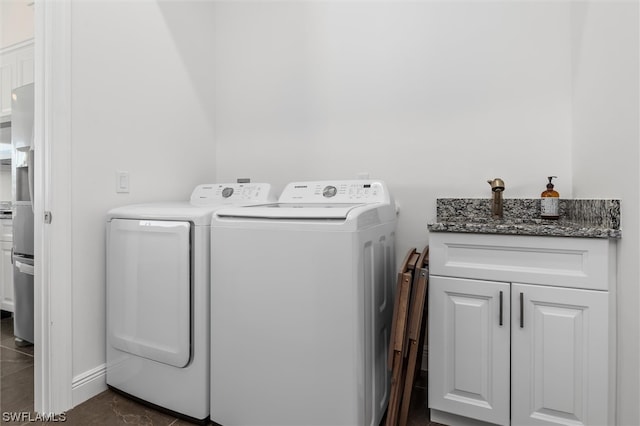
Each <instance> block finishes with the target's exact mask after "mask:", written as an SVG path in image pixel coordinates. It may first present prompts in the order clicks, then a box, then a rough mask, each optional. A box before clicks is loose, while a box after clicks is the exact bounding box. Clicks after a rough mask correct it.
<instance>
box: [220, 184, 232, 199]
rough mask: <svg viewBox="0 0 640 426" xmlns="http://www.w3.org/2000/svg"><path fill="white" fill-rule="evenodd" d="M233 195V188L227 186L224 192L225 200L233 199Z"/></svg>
mask: <svg viewBox="0 0 640 426" xmlns="http://www.w3.org/2000/svg"><path fill="white" fill-rule="evenodd" d="M231 195H233V188H231V187H228V186H227V187H226V188H225V189H223V190H222V197H223V198H229V197H231Z"/></svg>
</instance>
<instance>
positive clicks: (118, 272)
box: [107, 219, 191, 367]
mask: <svg viewBox="0 0 640 426" xmlns="http://www.w3.org/2000/svg"><path fill="white" fill-rule="evenodd" d="M190 226H191V225H190V223H189V222H180V221H159V220H131V219H113V220H112V221H111V223H110V225H109V227H108V236H107V244H108V247H107V339H108V342H107V343H108V344H110V345H111V346H112V347H114V348H115V349H118V350H120V351H124V352H128V353H130V354H133V355H137V356H140V357H144V358H148V359H151V360H154V361H158V362H162V363H165V364H169V365H172V366H175V367H184V366H186V365H187V364H188V363H189V359H190V355H191V354H190V352H191V351H190V349H191V279H190V277H191V273H190V264H191V261H190Z"/></svg>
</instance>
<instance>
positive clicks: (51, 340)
mask: <svg viewBox="0 0 640 426" xmlns="http://www.w3.org/2000/svg"><path fill="white" fill-rule="evenodd" d="M70 24H71V0H57V1H54V2H49V1H44V0H39V1H36V2H35V4H34V79H35V122H34V132H35V137H34V163H35V170H34V193H35V195H34V199H33V205H34V218H35V226H34V238H35V242H34V256H35V260H36V261H35V265H34V266H35V276H34V286H35V288H34V333H35V343H36V344H35V349H34V355H35V360H34V361H35V368H34V402H35V411H36V412H40V413H62V412H64V411H66V410H68V409H69V408H71V407H72V405H73V400H72V383H73V347H72V343H73V341H72V340H73V339H72V291H71V288H72V287H71V283H72V273H71V271H72V270H71V237H72V235H73V233H72V231H73V229H72V227H71V201H72V199H71V172H70V170H71V169H70V165H71V28H70V26H71V25H70ZM45 212H51V213H52V220H51V223H45V221H44V215H45Z"/></svg>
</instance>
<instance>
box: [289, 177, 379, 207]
mask: <svg viewBox="0 0 640 426" xmlns="http://www.w3.org/2000/svg"><path fill="white" fill-rule="evenodd" d="M387 199H388V195H387V191H386V187H385V185H384V184H383V183H382V182H380V181H372V180H346V181H319V182H292V183H290V184H288V185H287V186H286V188H285V189H284V191H282V195H280V198H279V199H278V202H280V203H336V204H337V203H376V202H383V201H385V200H387Z"/></svg>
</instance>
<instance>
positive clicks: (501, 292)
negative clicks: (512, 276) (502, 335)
mask: <svg viewBox="0 0 640 426" xmlns="http://www.w3.org/2000/svg"><path fill="white" fill-rule="evenodd" d="M500 327H502V292H500Z"/></svg>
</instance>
